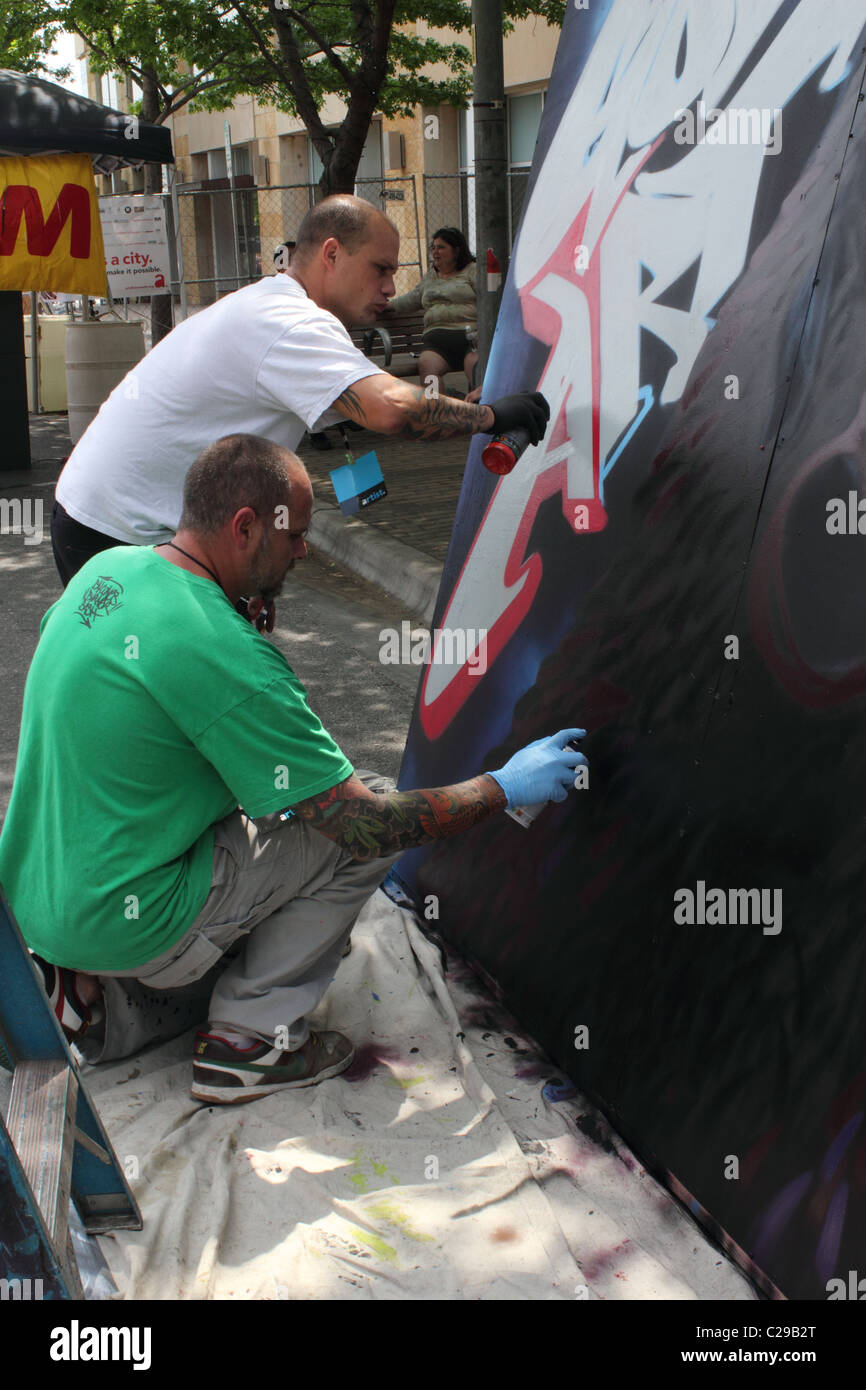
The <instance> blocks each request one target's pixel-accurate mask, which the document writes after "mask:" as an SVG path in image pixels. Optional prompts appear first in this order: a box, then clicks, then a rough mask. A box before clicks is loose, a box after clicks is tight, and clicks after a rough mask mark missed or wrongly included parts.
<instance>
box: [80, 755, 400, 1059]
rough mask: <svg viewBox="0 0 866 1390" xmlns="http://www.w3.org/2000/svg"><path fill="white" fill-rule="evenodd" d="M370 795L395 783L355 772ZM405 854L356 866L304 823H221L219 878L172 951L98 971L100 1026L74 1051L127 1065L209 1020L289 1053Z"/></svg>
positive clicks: (237, 815)
mask: <svg viewBox="0 0 866 1390" xmlns="http://www.w3.org/2000/svg"><path fill="white" fill-rule="evenodd" d="M357 775H358V777H360V778H361V780H362V781H363V782H364V783H365V785H366V786H368V787H369V788H370V790H371V791H375V792H382V791H388V790H390V789H391V788H392V787H393V782H391V781H390V779H388V778H383V777H379V776H378V775H377V774H376V773H371V772H358V774H357ZM398 857H399V856H398V855H396V854H394V855H390V856H388V857H385V858H382V859H375V860H373V861H371V862H370V863H367V864H359V863H357V862H356V861H355V860H354V859H352V857H351V856H350V855H349V854H347V853H346V851H345V850H342V849H340V848H339V847H338V846H337V845H335V844H334V843H333V842H332V841H331V840H329V839H327V838H326V836H324V835H321V834H320V833H319V832H318V831H317V830H313V829H311V828H310V827H309V826H308V825H307V824H306V822H304V821H300V820H298V819H297V817H294V816H293V817H292V818H291V819H289V820H287V821H282V820H280V818H279V816H266V817H263V818H261V819H259V820H250V818H249V817H248V816H245V815H244V814H243V813H242V812H241V811H235V812H233V813H232V815H230V816H227V817H226V818H225V820H222V821H218V822H217V824H216V825H215V826H214V857H213V882H212V886H211V891H210V893H209V894H208V897H207V899H206V901H205V903H204V905H203V907H202V909H201V911H200V912H199V914H198V916H197V917H196V919H195V921H194V922H193V923H192V925H191V926H190V927H189V929H188V930H187V931H186V932H185V933H184V935H183V936H182V937H181V938H180V940H179V941H176V942H175V944H174V945H173V946H171V947H170V948H169V950H167V951H164V952H163V953H162V955H160V956H157V957H156V958H155V959H154V960H152V961H148V962H147V963H146V964H145V965H139V966H136V967H135V968H134V970H130V971H114V972H108V973H105V974H103V973H100V974H99V976H98V978H99V981H100V983H101V984H102V987H103V1000H104V1005H105V1023H104V1027H103V1028H101V1029H100V1031H99V1032H96V1033H94V1034H92V1035H89V1036H88V1035H85V1037H84V1039H83V1040H82V1042H81V1043H80V1044H78V1046H79V1048H80V1051H81V1052H82V1054H83V1056H84V1058H85V1060H86V1061H88V1062H105V1061H111V1060H116V1059H118V1058H121V1057H128V1056H130V1055H131V1054H132V1053H134V1052H137V1051H140V1049H141V1048H142V1047H144V1046H146V1045H147V1044H148V1043H152V1042H157V1041H159V1042H164V1041H166V1040H168V1039H169V1038H174V1037H177V1036H178V1035H179V1034H180V1033H183V1032H185V1031H186V1030H187V1029H188V1028H190V1027H191V1026H193V1025H194V1024H201V1023H204V1022H206V1021H209V1022H210V1023H213V1024H223V1025H225V1026H228V1027H230V1028H232V1029H234V1030H235V1031H236V1032H238V1033H250V1034H252V1035H253V1036H254V1037H258V1038H261V1039H262V1040H263V1041H264V1042H269V1043H270V1044H271V1046H275V1045H277V1044H279V1045H280V1046H281V1047H282V1048H283V1049H284V1050H289V1051H293V1050H294V1049H295V1048H298V1047H301V1046H303V1044H304V1043H305V1042H306V1040H307V1038H308V1037H309V1033H310V1030H309V1026H308V1024H307V1022H306V1017H305V1015H306V1014H308V1013H310V1012H311V1011H312V1010H313V1009H314V1008H315V1007H316V1005H317V1004H318V1003H319V1001H320V1000H321V998H322V996H323V995H324V993H325V990H326V989H327V988H328V985H329V984H330V983H331V980H332V979H333V978H334V975H335V974H336V971H337V967H338V965H339V964H340V958H341V956H342V954H343V951H344V949H345V947H346V943H347V941H348V939H349V936H350V934H351V931H352V927H353V926H354V924H355V920H356V918H357V916H358V913H359V912H360V911H361V908H362V907H363V906H364V904H365V902H366V901H367V899H368V898H369V897H370V896H371V894H372V893H373V892H374V891H375V890H376V888H377V887H378V885H379V884H380V883H381V882H382V880H383V879H384V877H385V875H386V874H387V872H388V870H389V868H390V867H391V865H392V864H393V863H394V861H395V860H396V859H397V858H398Z"/></svg>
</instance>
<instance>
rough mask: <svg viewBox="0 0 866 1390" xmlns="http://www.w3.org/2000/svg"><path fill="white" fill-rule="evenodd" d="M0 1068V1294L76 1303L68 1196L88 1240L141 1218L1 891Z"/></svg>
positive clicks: (136, 1226)
mask: <svg viewBox="0 0 866 1390" xmlns="http://www.w3.org/2000/svg"><path fill="white" fill-rule="evenodd" d="M0 1065H3V1066H4V1067H6V1068H7V1069H8V1070H9V1071H11V1072H12V1095H11V1099H10V1102H9V1110H8V1113H7V1115H6V1119H5V1122H4V1120H3V1119H2V1116H0V1284H2V1290H0V1292H2V1297H4V1298H9V1297H12V1298H21V1297H22V1293H21V1290H22V1287H23V1286H24V1285H25V1283H26V1290H27V1292H26V1293H25V1295H24V1296H25V1297H26V1296H28V1295H29V1293H30V1289H31V1287H32V1286H33V1283H34V1282H35V1283H36V1285H37V1286H38V1288H39V1290H40V1296H41V1297H43V1298H46V1297H47V1298H68V1299H81V1298H83V1297H84V1293H83V1291H82V1286H81V1279H80V1276H79V1271H78V1264H77V1261H76V1258H75V1252H74V1249H73V1245H72V1239H71V1236H70V1232H69V1200H70V1197H71V1199H72V1201H73V1203H74V1204H75V1208H76V1210H77V1211H78V1214H79V1216H80V1217H81V1220H82V1223H83V1225H84V1229H85V1231H87V1232H88V1234H89V1235H97V1234H99V1233H101V1232H104V1231H110V1230H117V1229H119V1228H123V1229H126V1230H133V1231H140V1230H141V1226H142V1222H141V1213H140V1212H139V1209H138V1205H137V1203H136V1201H135V1198H134V1197H133V1195H132V1192H131V1191H130V1189H129V1186H128V1184H127V1182H126V1178H125V1177H124V1175H123V1171H122V1169H121V1167H120V1164H119V1162H118V1159H117V1155H116V1154H115V1152H114V1149H113V1148H112V1146H111V1142H110V1140H109V1138H108V1136H107V1134H106V1133H105V1130H104V1129H103V1127H102V1123H101V1121H100V1119H99V1116H98V1114H97V1112H96V1110H95V1109H94V1106H93V1103H92V1101H91V1099H90V1096H89V1095H88V1093H87V1088H86V1087H85V1085H84V1082H83V1081H82V1079H81V1074H80V1072H79V1069H78V1066H77V1064H76V1062H75V1059H74V1058H73V1056H72V1053H71V1052H70V1050H69V1044H68V1043H67V1041H66V1037H65V1035H64V1032H63V1029H62V1028H61V1027H60V1024H59V1023H58V1021H57V1019H56V1018H55V1017H54V1014H53V1012H52V1010H51V1006H50V1004H49V1001H48V999H47V997H46V994H45V991H44V989H43V987H42V977H41V975H40V973H39V971H38V970H37V967H36V966H35V965H34V964H33V962H32V960H31V959H30V955H29V952H28V950H27V947H26V946H25V944H24V940H23V938H22V936H21V932H20V931H19V929H18V925H17V923H16V921H15V918H14V917H13V915H12V912H11V909H10V907H9V904H8V903H7V901H6V898H5V897H4V895H3V891H2V888H0ZM4 1281H5V1282H4ZM28 1281H29V1282H28Z"/></svg>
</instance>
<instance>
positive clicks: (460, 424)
mask: <svg viewBox="0 0 866 1390" xmlns="http://www.w3.org/2000/svg"><path fill="white" fill-rule="evenodd" d="M408 389H409V390H410V391H411V393H412V404H411V406H410V407H409V409H408V410H407V412H406V420H405V424H404V425H403V428H402V430H400V431H399V433H400V434H408V435H409V437H410V438H411V439H450V438H451V437H452V436H453V435H458V434H489V432H490V431H491V430H492V429H493V411H492V410H491V409H490V406H489V405H467V404H466V402H465V401H460V400H458V399H457V398H456V396H434V397H428V396H427V395H426V394H425V393H424V392H423V391H422V390H421V388H420V386H411V387H409V388H408Z"/></svg>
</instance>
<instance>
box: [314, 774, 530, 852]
mask: <svg viewBox="0 0 866 1390" xmlns="http://www.w3.org/2000/svg"><path fill="white" fill-rule="evenodd" d="M505 803H506V797H505V792H504V791H503V790H502V788H501V787H500V785H499V783H498V782H497V781H495V779H494V778H493V777H488V776H487V775H486V774H482V775H481V776H480V777H473V778H472V779H471V781H469V782H459V783H457V785H456V786H453V787H434V788H431V789H427V790H424V791H408V792H388V793H385V794H384V795H377V794H376V793H374V792H371V791H369V790H368V788H367V787H365V786H364V783H363V782H362V781H361V780H360V778H359V777H355V776H352V777H348V778H347V779H346V781H345V782H340V783H339V784H338V785H337V786H336V787H329V789H328V790H327V791H326V792H321V793H320V794H319V795H318V796H311V797H309V798H308V800H306V801H299V802H298V804H297V805H296V806H293V807H292V810H293V811H294V812H295V815H296V816H298V817H300V819H301V820H305V821H308V822H309V824H310V825H311V826H312V827H313V829H314V830H319V831H321V833H322V834H323V835H327V837H328V839H329V840H335V841H336V842H337V844H339V845H341V846H342V847H343V849H345V850H348V852H349V853H350V854H351V855H352V856H353V857H354V858H355V859H357V860H360V861H367V860H370V859H381V858H382V857H383V856H384V855H389V854H398V853H399V852H400V851H401V850H404V849H415V848H416V847H417V846H418V845H426V844H428V843H429V842H430V841H431V840H445V839H447V838H448V837H449V836H451V835H459V834H460V832H461V831H463V830H468V829H469V827H470V826H471V825H475V824H477V822H478V821H482V820H486V819H487V817H488V816H491V815H493V814H494V812H496V811H503V810H504V809H505Z"/></svg>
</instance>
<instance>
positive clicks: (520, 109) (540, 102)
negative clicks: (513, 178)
mask: <svg viewBox="0 0 866 1390" xmlns="http://www.w3.org/2000/svg"><path fill="white" fill-rule="evenodd" d="M543 107H544V93H543V92H527V93H526V95H525V96H517V97H509V98H508V162H509V164H510V166H511V168H512V169H514V168H524V169H525V168H526V167H527V166H528V165H530V164H531V163H532V155H533V152H534V150H535V142H536V140H537V138H538V128H539V126H540V125H541V112H542V110H543Z"/></svg>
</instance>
